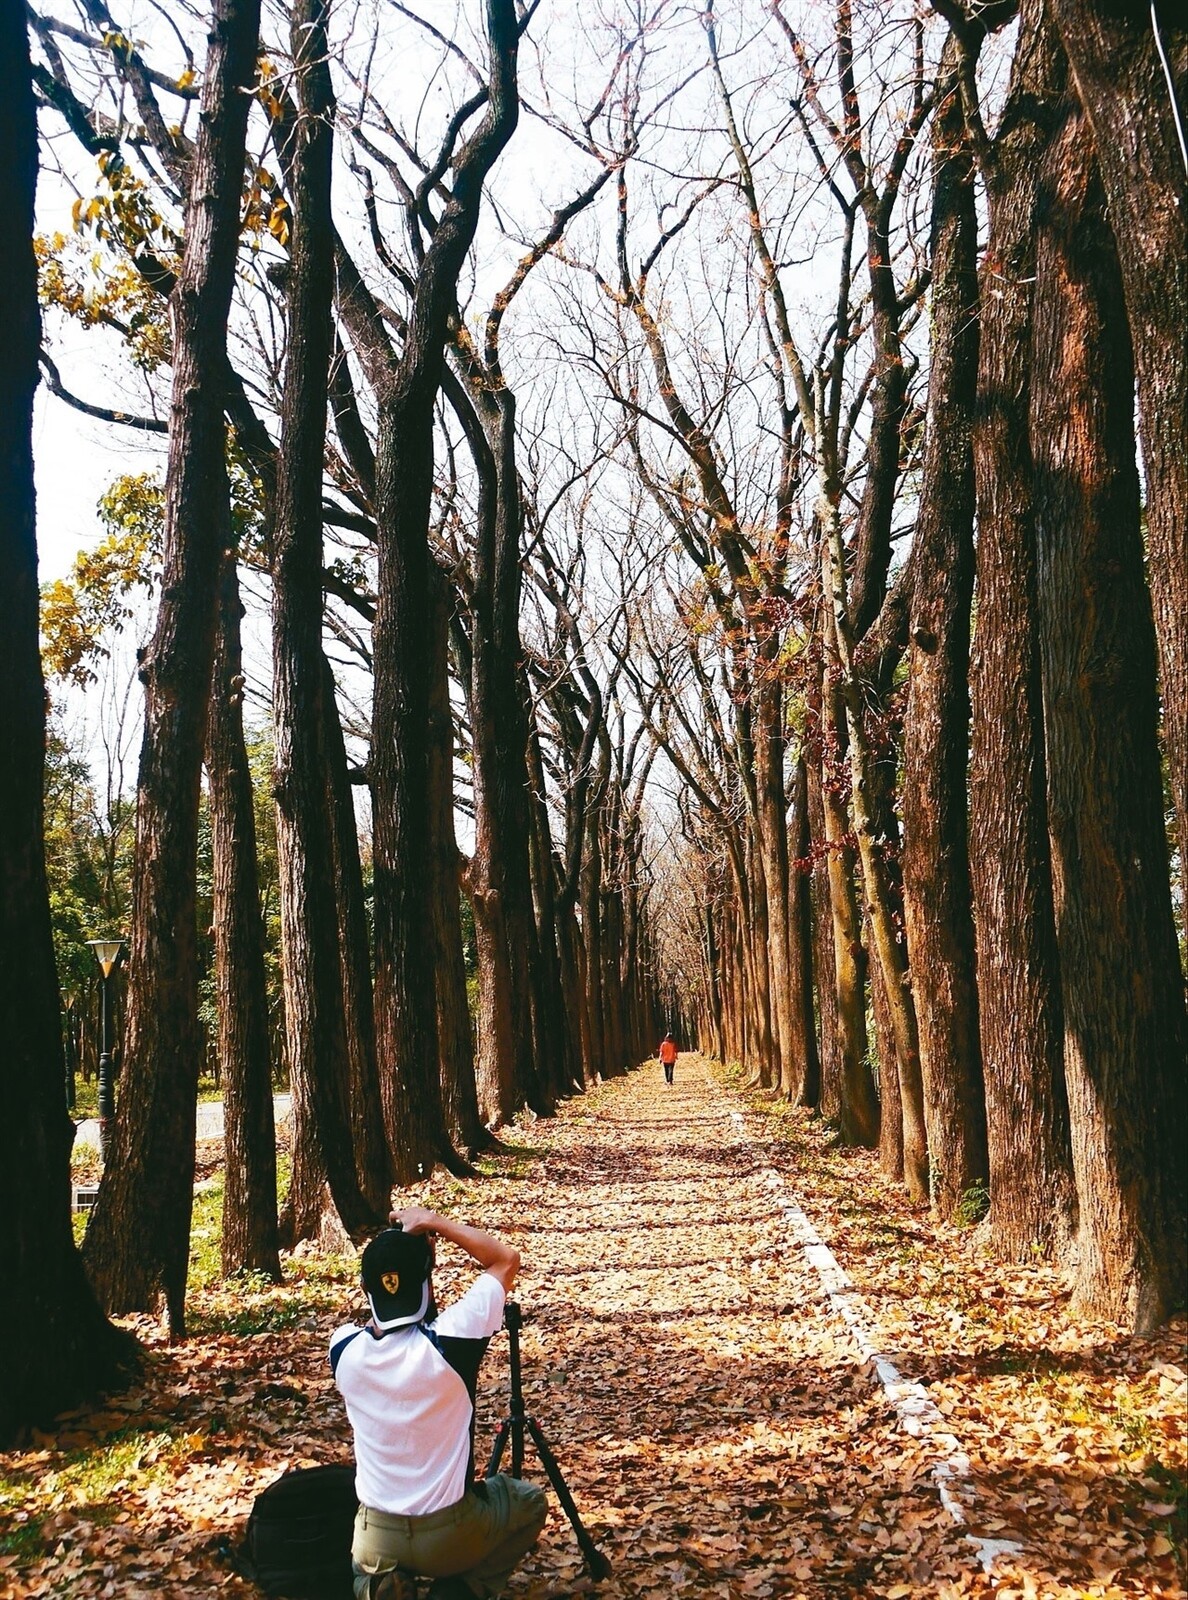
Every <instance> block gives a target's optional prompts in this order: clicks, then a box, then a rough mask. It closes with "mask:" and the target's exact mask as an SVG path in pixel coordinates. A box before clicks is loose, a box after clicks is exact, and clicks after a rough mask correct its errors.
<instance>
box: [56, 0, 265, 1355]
mask: <svg viewBox="0 0 1188 1600" xmlns="http://www.w3.org/2000/svg"><path fill="white" fill-rule="evenodd" d="M259 30H260V10H259V0H215V6H214V14H213V19H212V25H211V34H210V45H209V51H208V55H207V64H206V72H205V75H204V77H203V89H202V115H201V117H200V119H199V123H198V135H197V140H196V143H195V146H194V152H193V155H192V157H191V165H190V174H189V177H190V188H189V201H188V204H187V207H186V222H185V250H184V254H183V258H182V266H181V272H180V274H179V277H178V281H177V285H176V287H175V288H174V291H173V293H172V295H171V296H170V301H169V308H170V322H171V329H172V335H173V390H172V401H171V413H170V427H169V462H168V466H167V469H166V478H165V556H164V572H163V578H162V584H161V603H160V608H159V611H158V616H157V625H156V628H155V630H154V633H153V638H152V642H151V644H150V645H149V647H148V650H147V652H146V653H145V656H144V659H143V660H142V663H141V670H140V675H141V679H142V681H143V683H144V686H145V721H144V738H143V743H142V746H141V756H140V773H139V779H138V787H137V812H136V818H137V820H136V871H135V880H134V881H135V898H134V906H133V927H132V947H131V961H130V966H129V980H128V1010H127V1020H126V1023H125V1030H124V1045H123V1053H122V1062H123V1103H124V1108H125V1113H126V1114H125V1115H124V1116H123V1117H121V1118H120V1119H119V1120H118V1121H117V1123H116V1127H115V1131H114V1138H113V1140H112V1150H111V1154H110V1158H109V1164H108V1167H107V1171H106V1173H105V1178H104V1182H103V1184H102V1185H101V1188H100V1194H99V1199H98V1203H97V1205H96V1207H95V1210H94V1212H93V1214H92V1217H91V1221H90V1225H89V1226H88V1229H87V1237H86V1245H85V1252H84V1253H85V1257H86V1262H87V1268H88V1271H89V1272H90V1274H91V1279H92V1281H93V1282H94V1284H95V1286H96V1289H97V1290H98V1292H99V1294H100V1295H101V1297H102V1298H103V1299H104V1300H105V1301H106V1303H107V1305H108V1306H109V1308H111V1309H113V1310H120V1311H136V1310H141V1311H143V1310H148V1309H150V1308H151V1307H152V1305H153V1302H154V1301H155V1299H156V1296H157V1293H158V1291H159V1290H163V1291H164V1294H165V1300H166V1304H167V1307H168V1313H169V1327H170V1333H171V1336H172V1337H174V1338H182V1337H184V1334H185V1293H186V1275H187V1271H188V1269H189V1259H190V1217H191V1212H192V1207H193V1197H194V1129H195V1119H196V1105H197V1092H198V1074H199V1070H200V1067H201V1062H202V1038H201V1032H200V1029H199V1026H198V951H197V935H196V928H195V921H194V919H195V892H196V891H195V873H196V862H197V839H198V795H199V787H200V783H201V772H202V755H203V747H204V745H205V742H206V719H207V710H208V706H209V701H210V681H211V668H212V665H213V661H214V635H215V615H216V610H217V591H218V579H219V563H220V560H221V558H222V550H221V548H220V546H221V543H222V538H221V535H222V531H223V529H224V527H225V525H226V523H225V516H224V514H223V510H222V508H223V506H224V503H225V501H226V497H227V494H228V485H227V467H226V460H225V449H226V445H225V436H224V425H223V397H224V372H225V362H226V348H227V314H228V311H229V309H230V304H231V289H232V284H233V281H234V274H235V256H236V250H237V247H238V241H239V203H240V184H241V180H242V177H243V164H244V155H245V145H246V131H247V115H248V107H249V105H250V104H251V94H252V87H253V85H254V83H255V77H256V47H257V41H258V37H259Z"/></svg>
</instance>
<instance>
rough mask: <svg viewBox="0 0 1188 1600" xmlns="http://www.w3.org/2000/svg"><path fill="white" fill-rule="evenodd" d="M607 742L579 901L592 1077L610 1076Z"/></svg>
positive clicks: (593, 797) (590, 805)
mask: <svg viewBox="0 0 1188 1600" xmlns="http://www.w3.org/2000/svg"><path fill="white" fill-rule="evenodd" d="M606 759H607V752H606V748H605V746H603V747H602V748H600V750H599V757H598V761H599V765H598V771H597V774H596V776H595V778H594V780H593V782H592V783H591V784H590V789H589V793H588V797H587V801H586V815H585V818H584V827H585V839H586V847H585V849H584V851H583V852H582V867H581V873H580V878H579V882H580V889H579V905H580V908H581V914H582V928H581V941H582V950H583V952H584V954H585V962H584V972H583V977H584V998H585V1006H586V1025H587V1029H588V1036H589V1041H590V1059H589V1061H588V1063H587V1067H586V1072H587V1076H588V1077H590V1078H595V1079H597V1078H606V1077H609V1076H610V1067H609V1064H608V1062H607V1059H606V1040H605V1035H604V1033H603V1026H602V1004H603V1002H602V870H603V866H602V828H601V825H600V822H599V815H598V813H599V810H600V809H601V806H602V800H603V796H604V794H605V791H606Z"/></svg>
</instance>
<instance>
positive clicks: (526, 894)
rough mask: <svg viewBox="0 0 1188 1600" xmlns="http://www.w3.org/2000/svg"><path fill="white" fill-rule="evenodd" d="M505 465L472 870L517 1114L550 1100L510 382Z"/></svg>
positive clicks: (482, 657)
mask: <svg viewBox="0 0 1188 1600" xmlns="http://www.w3.org/2000/svg"><path fill="white" fill-rule="evenodd" d="M474 398H475V400H476V402H477V407H476V409H478V411H479V413H480V415H481V417H482V419H483V426H484V428H485V430H486V434H487V440H488V444H489V447H490V451H491V460H492V467H493V470H494V474H495V491H494V495H493V501H494V504H493V508H492V514H491V515H490V516H489V517H480V518H479V520H478V524H477V528H476V535H475V540H474V558H473V584H472V590H471V595H470V610H471V614H472V617H473V628H472V644H473V649H472V656H471V684H470V707H471V727H472V732H473V739H474V797H475V845H474V856H473V864H472V868H471V879H472V883H473V885H474V890H475V918H476V924H477V922H478V920H479V916H480V907H489V908H490V914H489V919H488V926H487V927H486V929H485V930H484V935H485V937H484V945H485V950H484V952H483V954H484V955H485V959H482V958H480V963H479V985H480V990H479V994H480V1000H479V1003H480V1008H481V1014H482V1018H483V1027H482V1031H481V1040H482V1050H483V1053H484V1057H486V1056H487V1054H488V1053H490V1055H491V1059H490V1060H489V1061H488V1060H484V1067H483V1078H484V1081H485V1082H486V1083H487V1084H489V1085H490V1086H491V1087H492V1089H495V1090H496V1091H497V1094H498V1108H497V1110H498V1117H499V1120H500V1121H507V1120H509V1119H510V1118H511V1116H512V1115H513V1114H514V1113H515V1112H516V1111H517V1110H519V1108H520V1107H521V1106H522V1105H524V1104H525V1103H529V1104H534V1105H535V1106H536V1109H538V1110H543V1109H544V1106H543V1105H542V1104H541V1103H540V1099H541V1097H540V1091H539V1086H538V1083H537V1063H536V1061H535V1059H534V1051H533V1030H532V973H531V970H530V957H531V954H532V950H533V945H534V942H535V940H534V930H533V925H532V892H531V878H530V874H529V863H528V796H527V778H526V766H525V750H526V748H527V743H528V729H527V724H526V720H525V717H524V708H523V701H522V699H521V695H520V685H519V681H518V677H517V668H518V664H519V657H520V631H519V630H520V590H521V580H520V535H521V523H522V513H521V506H520V485H519V475H518V472H517V468H516V454H515V445H516V408H515V396H514V395H513V394H512V392H511V390H510V389H509V388H508V387H507V386H506V384H503V385H501V387H500V388H499V389H498V392H497V393H496V394H494V395H491V394H485V393H483V392H481V391H480V392H478V393H477V394H475V396H474Z"/></svg>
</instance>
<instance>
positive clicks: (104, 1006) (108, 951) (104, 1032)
mask: <svg viewBox="0 0 1188 1600" xmlns="http://www.w3.org/2000/svg"><path fill="white" fill-rule="evenodd" d="M87 943H88V944H89V945H90V947H91V949H92V950H93V951H94V952H95V960H96V961H97V962H98V963H99V970H100V972H102V974H103V983H102V986H101V989H100V995H101V1006H100V1023H99V1159H100V1161H105V1160H106V1159H107V1124H108V1122H109V1121H110V1120H111V1118H112V1117H113V1116H114V1115H115V1101H114V1099H113V1098H112V1087H111V975H112V973H113V972H114V971H115V969H116V967H117V966H118V965H119V961H120V957H121V956H122V955H123V953H124V941H123V940H122V939H88V940H87Z"/></svg>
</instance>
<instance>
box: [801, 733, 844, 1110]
mask: <svg viewBox="0 0 1188 1600" xmlns="http://www.w3.org/2000/svg"><path fill="white" fill-rule="evenodd" d="M821 772H822V768H821V762H820V761H819V760H813V759H811V758H810V759H808V760H807V761H806V775H807V779H808V815H809V834H810V839H811V841H812V842H811V850H812V857H813V868H812V879H811V897H810V898H811V902H812V903H811V908H810V909H811V914H812V922H813V968H814V971H815V974H816V986H815V993H816V997H817V1017H818V1026H819V1029H820V1035H819V1039H820V1056H821V1096H820V1109H821V1115H822V1116H823V1117H827V1118H828V1119H829V1120H830V1121H837V1120H838V1119H839V1118H840V1116H841V1083H842V1065H841V1062H842V1055H841V1039H840V1029H839V1025H838V1016H837V967H836V959H835V956H834V938H833V896H832V891H831V887H830V873H829V844H828V835H827V833H826V827H825V804H824V795H823V787H824V786H823V783H822V777H821Z"/></svg>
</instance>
